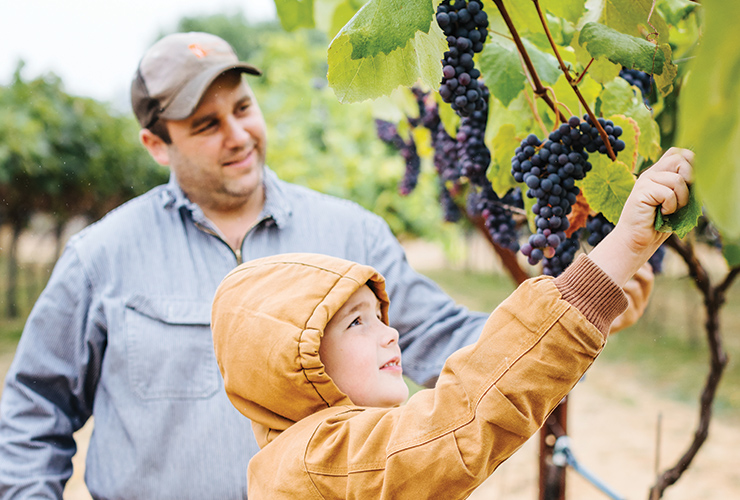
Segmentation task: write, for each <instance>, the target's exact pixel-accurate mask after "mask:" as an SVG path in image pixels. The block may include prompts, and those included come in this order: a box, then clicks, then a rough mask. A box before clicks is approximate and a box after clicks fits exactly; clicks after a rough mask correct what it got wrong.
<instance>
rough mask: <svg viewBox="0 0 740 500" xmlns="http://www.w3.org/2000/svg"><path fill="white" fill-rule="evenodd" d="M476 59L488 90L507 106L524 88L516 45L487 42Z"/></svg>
mask: <svg viewBox="0 0 740 500" xmlns="http://www.w3.org/2000/svg"><path fill="white" fill-rule="evenodd" d="M478 60H479V63H480V64H479V66H480V72H481V75H482V76H483V80H484V81H485V82H486V85H487V86H488V90H490V91H491V94H492V95H493V96H495V97H496V99H498V100H499V101H501V103H502V104H503V105H504V106H508V105H509V104H510V103H511V101H513V100H514V98H515V97H516V96H517V95H519V92H521V91H522V90H524V82H525V78H524V73H523V72H522V65H521V63H520V62H519V54H518V52H517V51H516V46H515V45H514V44H513V43H504V42H498V41H492V42H489V43H487V44H486V46H485V48H484V49H483V52H481V53H480V56H479V58H478Z"/></svg>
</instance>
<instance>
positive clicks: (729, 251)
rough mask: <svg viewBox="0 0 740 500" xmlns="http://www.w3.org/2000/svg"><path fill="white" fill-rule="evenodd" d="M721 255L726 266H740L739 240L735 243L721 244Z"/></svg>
mask: <svg viewBox="0 0 740 500" xmlns="http://www.w3.org/2000/svg"><path fill="white" fill-rule="evenodd" d="M722 255H724V256H725V260H726V261H727V265H728V266H730V267H737V266H740V239H739V240H737V241H730V242H727V241H726V242H723V243H722Z"/></svg>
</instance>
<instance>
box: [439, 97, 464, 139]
mask: <svg viewBox="0 0 740 500" xmlns="http://www.w3.org/2000/svg"><path fill="white" fill-rule="evenodd" d="M434 99H435V100H436V101H437V106H438V109H439V119H440V120H441V121H442V125H443V126H444V128H445V131H447V133H448V134H449V135H450V137H455V136H456V135H457V127H458V126H459V125H460V115H458V114H457V113H455V110H454V109H452V108H451V107H450V105H449V104H447V103H446V102H444V101H443V100H442V97H441V96H440V95H439V92H434Z"/></svg>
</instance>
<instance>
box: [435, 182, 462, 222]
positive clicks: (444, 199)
mask: <svg viewBox="0 0 740 500" xmlns="http://www.w3.org/2000/svg"><path fill="white" fill-rule="evenodd" d="M439 204H440V205H441V206H442V215H443V217H444V219H445V221H447V222H457V221H459V220H460V218H461V217H462V213H461V212H460V207H458V206H457V203H455V200H454V199H453V198H452V194H451V193H450V191H449V190H448V189H447V187H446V186H445V182H444V180H443V179H442V178H441V177H440V178H439Z"/></svg>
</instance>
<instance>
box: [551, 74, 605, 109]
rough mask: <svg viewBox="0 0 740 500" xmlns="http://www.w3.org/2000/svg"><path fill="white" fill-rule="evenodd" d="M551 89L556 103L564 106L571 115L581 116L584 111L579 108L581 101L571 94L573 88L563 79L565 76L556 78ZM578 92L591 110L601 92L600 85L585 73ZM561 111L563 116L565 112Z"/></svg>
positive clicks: (573, 93)
mask: <svg viewBox="0 0 740 500" xmlns="http://www.w3.org/2000/svg"><path fill="white" fill-rule="evenodd" d="M553 89H554V91H555V95H556V96H557V99H558V101H560V102H561V103H563V104H565V105H566V106H567V107H568V109H569V110H570V112H571V114H573V115H575V116H581V117H582V116H583V113H584V112H585V111H584V110H583V108H582V107H581V101H580V100H578V96H577V95H576V94H575V92H573V88H572V87H571V86H570V83H568V81H567V80H566V79H565V75H560V78H558V81H557V83H556V84H555V85H554V86H553ZM578 90H580V92H581V95H582V96H583V98H584V99H585V101H586V102H587V103H588V105H589V106H590V107H591V109H593V105H594V103H595V102H596V97H597V96H598V95H599V93H600V92H601V85H599V84H598V83H596V82H595V81H594V79H593V78H591V77H590V76H589V75H588V73H587V74H586V76H585V77H584V78H583V80H581V83H579V84H578ZM561 111H563V113H564V114H565V112H566V111H565V110H564V109H562V110H561Z"/></svg>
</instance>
